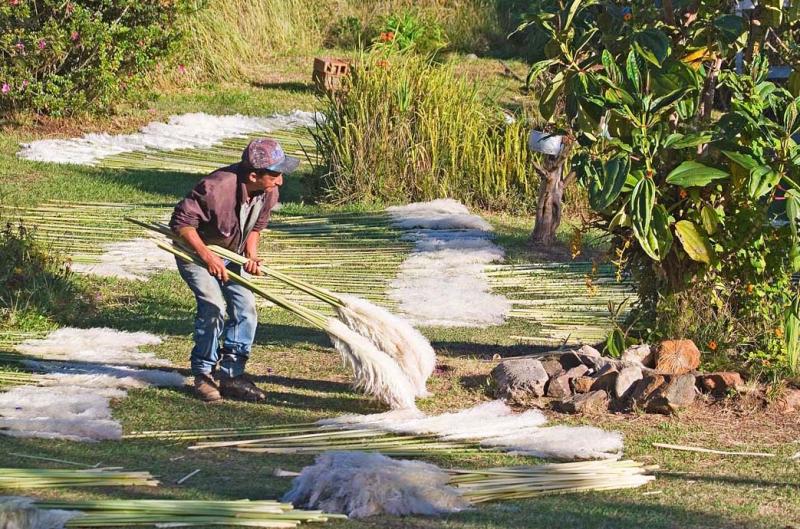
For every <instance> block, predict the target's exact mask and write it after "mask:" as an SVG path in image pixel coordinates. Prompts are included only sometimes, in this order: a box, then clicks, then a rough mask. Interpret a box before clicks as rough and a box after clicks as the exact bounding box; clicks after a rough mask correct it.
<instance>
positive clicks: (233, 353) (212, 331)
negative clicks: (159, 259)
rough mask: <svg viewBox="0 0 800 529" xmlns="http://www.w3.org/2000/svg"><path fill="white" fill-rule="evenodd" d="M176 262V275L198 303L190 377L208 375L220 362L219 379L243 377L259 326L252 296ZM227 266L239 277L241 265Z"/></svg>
mask: <svg viewBox="0 0 800 529" xmlns="http://www.w3.org/2000/svg"><path fill="white" fill-rule="evenodd" d="M176 261H177V263H178V272H179V273H180V274H181V277H182V278H183V280H184V281H186V284H187V285H189V288H190V289H192V292H194V296H195V299H196V300H197V315H196V317H195V321H194V348H193V349H192V357H191V364H192V374H194V375H201V374H209V373H211V372H212V370H213V369H214V367H215V366H216V365H217V362H219V371H220V375H221V376H222V377H227V378H233V377H238V376H240V375H242V374H243V373H244V366H245V364H246V363H247V359H248V358H249V356H250V350H251V348H252V346H253V340H254V339H255V336H256V325H257V324H258V314H257V313H256V298H255V295H254V294H253V293H252V292H250V291H249V290H247V289H246V288H245V287H243V286H241V285H238V284H236V283H234V282H233V281H230V280H228V282H227V283H223V282H222V281H220V280H219V279H217V278H216V277H213V276H212V275H211V274H209V273H208V269H206V268H205V267H202V266H199V265H196V264H194V263H186V262H183V261H181V260H180V259H176ZM226 264H227V268H228V270H230V271H232V272H234V273H236V274H240V275H241V274H242V270H241V266H239V265H236V264H233V263H227V262H226ZM226 316H227V319H226ZM220 341H221V343H222V351H220Z"/></svg>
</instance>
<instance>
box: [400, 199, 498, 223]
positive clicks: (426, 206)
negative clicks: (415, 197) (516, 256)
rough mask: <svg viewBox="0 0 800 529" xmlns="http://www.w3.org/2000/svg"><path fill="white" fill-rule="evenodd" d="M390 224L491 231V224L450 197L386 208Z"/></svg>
mask: <svg viewBox="0 0 800 529" xmlns="http://www.w3.org/2000/svg"><path fill="white" fill-rule="evenodd" d="M386 211H387V212H388V213H389V217H390V218H391V219H392V225H393V226H395V227H396V228H400V229H404V230H410V229H414V228H424V229H432V230H459V229H476V230H482V231H491V230H492V226H491V224H489V223H488V222H486V221H485V220H483V219H482V218H480V217H478V216H477V215H472V214H470V212H469V209H467V207H466V206H465V205H464V204H462V203H461V202H459V201H457V200H453V199H452V198H441V199H437V200H431V201H430V202H415V203H413V204H407V205H405V206H392V207H389V208H386Z"/></svg>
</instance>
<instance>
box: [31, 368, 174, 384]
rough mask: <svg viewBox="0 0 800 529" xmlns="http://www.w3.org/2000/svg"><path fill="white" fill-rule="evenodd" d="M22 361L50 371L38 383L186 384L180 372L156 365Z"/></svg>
mask: <svg viewBox="0 0 800 529" xmlns="http://www.w3.org/2000/svg"><path fill="white" fill-rule="evenodd" d="M24 364H25V365H26V366H28V367H32V368H34V369H37V370H39V371H47V372H48V373H50V374H49V375H45V376H44V377H42V378H41V379H40V380H39V384H40V385H42V386H49V385H72V386H82V387H88V388H98V387H102V386H104V385H107V386H108V387H114V388H121V389H130V388H144V387H147V386H158V387H181V386H184V385H185V384H186V377H184V376H183V375H181V374H180V373H176V372H175V371H163V370H160V369H134V368H132V367H126V366H110V365H102V364H83V363H70V362H37V361H26V362H24Z"/></svg>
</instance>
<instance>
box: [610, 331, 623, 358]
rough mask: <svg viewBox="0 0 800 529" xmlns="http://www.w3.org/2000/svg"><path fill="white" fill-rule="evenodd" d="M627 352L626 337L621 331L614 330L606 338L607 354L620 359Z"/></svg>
mask: <svg viewBox="0 0 800 529" xmlns="http://www.w3.org/2000/svg"><path fill="white" fill-rule="evenodd" d="M624 351H625V335H623V334H622V331H620V330H619V329H614V330H613V331H612V332H611V333H610V334H609V335H608V338H606V350H605V352H606V354H608V355H609V356H611V357H614V358H619V357H620V356H621V355H622V353H623V352H624Z"/></svg>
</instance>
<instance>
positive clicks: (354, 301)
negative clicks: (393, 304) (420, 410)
mask: <svg viewBox="0 0 800 529" xmlns="http://www.w3.org/2000/svg"><path fill="white" fill-rule="evenodd" d="M340 299H341V300H342V301H344V303H345V306H344V307H337V308H336V313H337V315H338V316H339V319H340V320H341V321H343V322H344V323H345V324H346V325H347V326H348V327H349V328H351V329H353V330H354V331H356V332H357V333H358V334H360V335H362V336H365V337H366V338H368V339H369V340H370V341H371V342H372V343H373V344H374V345H375V347H376V348H377V349H379V350H381V351H383V352H385V353H386V354H388V355H389V356H390V357H392V358H393V359H394V360H395V361H396V362H397V363H398V364H399V366H400V368H401V369H402V370H403V372H404V373H405V375H406V376H407V377H408V378H409V380H410V381H411V383H412V385H413V386H414V388H415V390H416V396H417V397H427V396H429V395H430V394H429V393H428V390H427V389H426V386H425V384H426V382H427V380H428V378H429V377H430V376H431V373H433V370H434V368H435V367H436V353H434V351H433V347H431V344H430V342H429V341H428V340H427V338H425V337H424V336H423V335H422V333H420V332H419V331H418V330H416V329H415V328H414V327H412V326H411V324H410V323H408V322H407V321H406V320H404V319H402V318H399V317H397V316H395V315H394V314H392V313H390V312H389V311H388V310H386V309H384V308H382V307H378V306H377V305H374V304H372V303H370V302H369V301H366V300H364V299H361V298H358V297H355V296H340Z"/></svg>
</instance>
